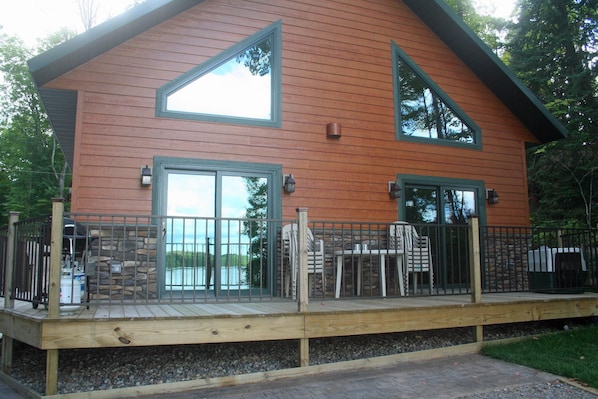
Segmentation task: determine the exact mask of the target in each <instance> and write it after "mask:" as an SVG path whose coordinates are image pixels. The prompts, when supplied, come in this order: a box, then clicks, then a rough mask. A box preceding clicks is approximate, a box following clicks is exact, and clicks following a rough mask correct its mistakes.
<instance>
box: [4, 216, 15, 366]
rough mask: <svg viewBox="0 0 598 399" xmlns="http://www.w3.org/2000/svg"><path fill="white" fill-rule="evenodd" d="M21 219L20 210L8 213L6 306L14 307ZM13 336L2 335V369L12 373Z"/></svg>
mask: <svg viewBox="0 0 598 399" xmlns="http://www.w3.org/2000/svg"><path fill="white" fill-rule="evenodd" d="M18 221H19V213H18V212H10V213H9V215H8V235H7V237H6V264H5V269H4V278H5V281H4V308H6V309H13V308H14V306H15V301H14V298H13V296H12V289H13V285H12V280H13V278H12V276H13V271H14V268H15V267H16V263H15V246H16V241H17V238H16V234H15V230H16V227H15V223H17V222H18ZM12 353H13V337H9V336H8V335H6V334H4V335H3V337H2V371H3V372H5V373H10V371H11V369H12Z"/></svg>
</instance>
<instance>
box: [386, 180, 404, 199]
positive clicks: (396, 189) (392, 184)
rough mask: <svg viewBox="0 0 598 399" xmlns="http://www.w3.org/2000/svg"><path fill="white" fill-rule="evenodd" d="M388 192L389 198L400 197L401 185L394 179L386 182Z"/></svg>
mask: <svg viewBox="0 0 598 399" xmlns="http://www.w3.org/2000/svg"><path fill="white" fill-rule="evenodd" d="M388 194H389V195H390V198H391V199H397V198H401V186H400V185H399V183H397V182H396V181H389V182H388Z"/></svg>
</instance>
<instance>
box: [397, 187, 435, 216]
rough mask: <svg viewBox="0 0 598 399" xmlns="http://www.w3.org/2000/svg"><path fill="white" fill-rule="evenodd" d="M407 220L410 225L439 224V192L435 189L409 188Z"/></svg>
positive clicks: (407, 191) (407, 192) (407, 194)
mask: <svg viewBox="0 0 598 399" xmlns="http://www.w3.org/2000/svg"><path fill="white" fill-rule="evenodd" d="M405 191H406V194H405V195H406V204H407V206H406V212H407V215H406V218H407V219H406V220H407V221H409V222H410V223H416V224H417V223H438V199H437V196H438V191H437V190H436V189H433V188H415V187H413V188H408V189H406V190H405Z"/></svg>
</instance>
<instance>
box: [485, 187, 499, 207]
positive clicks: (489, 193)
mask: <svg viewBox="0 0 598 399" xmlns="http://www.w3.org/2000/svg"><path fill="white" fill-rule="evenodd" d="M486 200H487V201H488V203H489V204H490V205H495V204H498V193H497V192H496V190H494V189H493V188H488V189H486Z"/></svg>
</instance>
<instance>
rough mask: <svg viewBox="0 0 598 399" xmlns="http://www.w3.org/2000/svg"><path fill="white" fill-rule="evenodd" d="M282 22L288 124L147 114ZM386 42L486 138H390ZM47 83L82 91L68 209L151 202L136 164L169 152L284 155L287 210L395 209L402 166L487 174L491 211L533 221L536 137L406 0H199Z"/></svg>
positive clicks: (359, 216) (386, 215)
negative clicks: (530, 153)
mask: <svg viewBox="0 0 598 399" xmlns="http://www.w3.org/2000/svg"><path fill="white" fill-rule="evenodd" d="M272 3H274V4H272ZM278 20H282V85H283V87H282V118H283V122H282V128H280V129H279V128H264V127H251V126H240V125H230V124H224V123H207V122H198V121H189V120H177V119H169V118H157V117H156V116H155V101H156V98H155V96H156V89H157V88H159V87H161V86H162V85H164V84H166V83H168V82H169V81H170V80H172V79H174V78H176V77H178V76H179V75H180V74H182V73H185V72H187V71H188V70H190V69H191V68H193V67H195V66H197V65H199V64H201V63H203V62H205V61H207V60H209V59H210V57H213V56H215V55H217V54H219V53H220V52H222V51H224V50H226V49H227V48H228V47H230V46H232V45H234V44H236V43H237V42H239V41H241V40H243V39H245V38H246V37H248V36H250V35H252V34H253V33H256V32H257V31H259V30H261V29H263V28H264V27H266V26H268V25H269V24H271V23H273V22H275V21H278ZM391 41H394V42H395V43H397V44H398V46H400V47H401V49H402V50H403V51H405V52H406V53H407V54H408V55H409V56H410V57H411V58H412V59H413V60H414V61H415V62H416V63H417V64H418V65H419V66H420V67H421V68H422V69H423V70H424V71H425V72H426V73H427V74H428V75H429V76H430V77H431V78H432V79H433V80H434V81H435V82H436V83H437V84H438V85H439V86H440V87H441V88H442V90H444V91H445V92H446V93H447V94H448V95H449V96H450V97H451V98H452V99H453V100H454V101H455V102H456V103H457V104H458V105H459V107H461V109H463V110H464V111H465V112H466V113H467V114H468V115H469V116H470V117H471V118H472V119H473V120H474V121H475V122H476V123H477V124H478V126H480V128H481V129H482V145H483V148H482V150H475V149H463V148H454V147H449V146H442V145H434V144H420V143H412V142H405V141H397V140H396V139H395V130H394V126H395V116H394V99H393V98H394V95H393V77H392V60H391ZM47 86H49V87H56V88H64V89H73V90H79V91H80V101H79V103H80V106H81V109H80V110H79V111H80V112H79V115H80V120H79V121H78V131H77V150H76V151H77V152H78V154H77V156H76V157H75V165H74V177H73V181H74V187H73V188H74V193H75V194H74V195H73V198H72V200H73V203H72V210H73V211H80V212H105V213H143V214H148V213H150V212H151V205H152V204H151V201H152V190H156V189H158V188H157V187H154V186H152V187H151V188H143V187H141V186H140V184H139V168H140V167H141V166H143V165H146V164H147V165H152V159H153V157H154V156H168V157H181V158H197V159H210V160H231V161H233V160H234V161H244V162H260V163H272V164H281V165H283V173H293V175H294V176H295V180H296V181H297V191H296V192H295V193H294V194H292V195H283V213H284V215H283V216H284V217H292V216H294V212H295V209H296V208H297V207H308V208H309V216H310V218H313V219H331V220H372V221H392V220H395V219H396V218H397V204H396V202H395V201H391V200H390V199H389V196H388V193H387V191H386V187H387V182H388V181H389V180H394V177H395V175H396V174H397V173H401V174H410V175H430V176H437V177H449V178H460V179H474V180H483V181H485V183H486V187H493V188H495V189H496V190H497V191H498V192H499V193H500V204H499V205H496V206H492V207H488V209H487V216H488V223H490V224H505V225H526V224H528V223H529V220H528V213H529V211H528V203H527V182H526V172H525V152H524V150H523V148H524V143H525V142H526V141H530V142H533V141H536V139H535V138H534V137H533V136H532V135H531V133H530V132H529V131H528V130H527V129H526V128H525V127H524V126H523V125H522V124H521V123H520V122H519V121H518V120H517V119H516V118H515V117H514V116H513V115H512V114H511V113H510V111H509V110H508V109H507V108H506V107H505V105H504V104H503V103H502V102H500V100H498V99H497V98H496V97H495V96H494V95H493V94H492V93H491V92H490V90H488V88H487V87H485V86H484V84H483V83H482V82H481V81H480V80H479V79H478V78H477V77H476V76H475V75H474V74H473V73H472V72H471V71H470V70H469V69H467V68H466V67H465V65H464V64H463V63H462V62H461V61H460V60H459V59H458V58H457V57H456V56H455V55H454V54H453V53H452V52H451V51H450V49H449V48H447V46H446V45H445V44H444V43H443V42H442V41H441V40H440V39H439V38H438V37H436V36H435V35H434V34H433V33H432V32H431V31H430V30H429V29H428V27H427V26H425V25H424V24H423V23H422V22H421V21H420V20H419V19H418V18H417V17H416V16H415V15H414V14H413V13H412V12H411V10H410V9H409V8H408V7H407V6H405V5H404V4H403V2H402V1H398V0H374V1H372V0H336V1H325V2H323V1H320V0H277V1H276V2H272V1H270V0H247V1H246V0H227V1H217V0H206V1H204V2H202V3H200V4H199V5H198V6H196V7H194V8H192V9H190V10H189V11H187V12H185V13H184V14H181V15H179V16H176V17H174V18H172V19H171V20H169V21H166V22H165V23H163V24H161V25H159V26H157V27H155V28H153V29H151V30H148V31H147V32H145V33H143V34H141V35H139V36H137V37H135V38H133V39H131V40H129V41H128V42H126V43H124V44H122V45H120V46H119V47H117V48H114V49H112V50H110V51H108V52H107V53H105V54H103V55H102V56H99V57H97V58H96V59H94V60H92V61H90V62H88V63H87V64H85V65H82V66H81V67H79V68H77V69H75V70H73V71H71V72H69V73H67V74H65V75H64V76H62V77H61V78H59V79H57V80H55V81H53V82H51V83H50V84H48V85H47ZM328 122H339V123H341V125H342V137H341V138H340V139H339V140H331V139H327V138H326V134H325V131H326V124H327V123H328ZM281 195H282V194H281Z"/></svg>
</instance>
